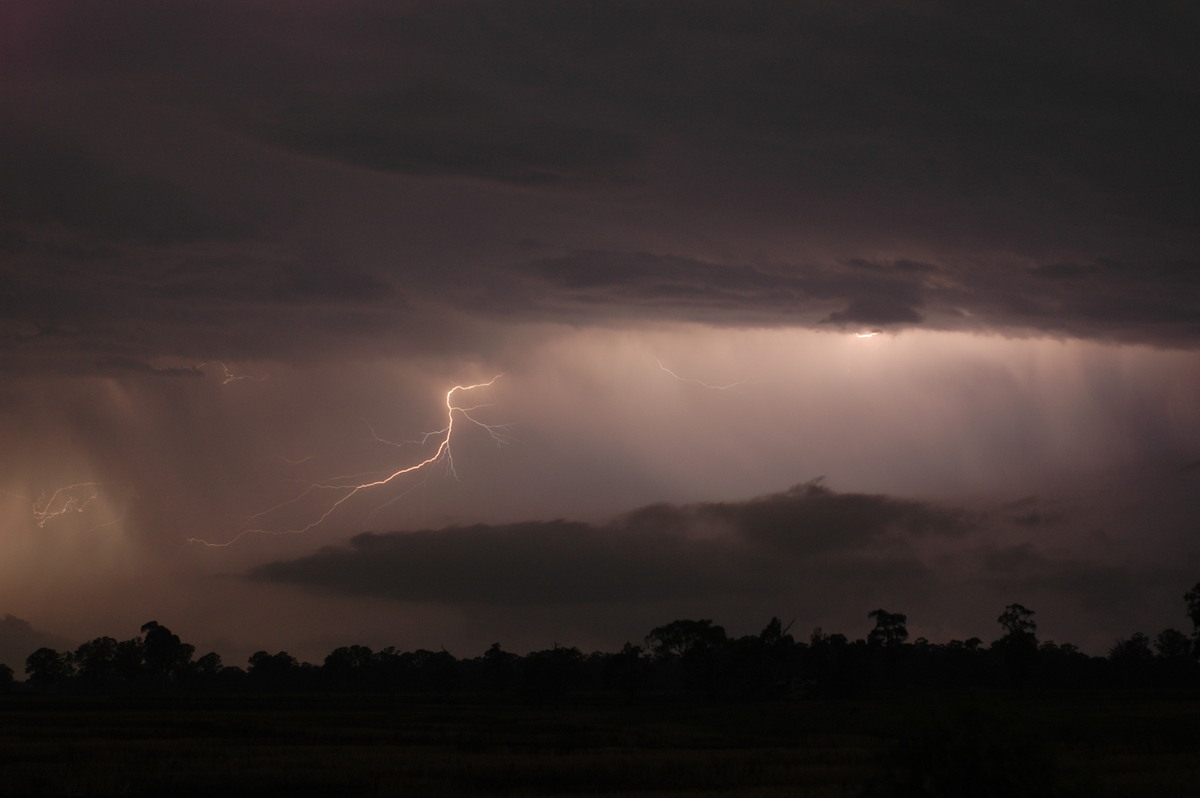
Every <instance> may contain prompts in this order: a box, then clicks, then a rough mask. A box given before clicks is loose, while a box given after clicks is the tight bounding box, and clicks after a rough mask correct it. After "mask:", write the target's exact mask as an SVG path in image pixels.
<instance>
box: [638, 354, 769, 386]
mask: <svg viewBox="0 0 1200 798" xmlns="http://www.w3.org/2000/svg"><path fill="white" fill-rule="evenodd" d="M654 362H655V363H657V364H658V367H659V368H660V369H662V370H663V371H665V372H667V373H668V374H670V375H671V376H672V377H674V378H675V379H677V380H679V381H680V382H690V383H692V384H693V385H699V386H700V387H702V388H707V389H708V390H710V391H729V390H733V389H734V388H737V387H738V386H739V385H745V384H746V383H748V382H750V380H737V381H736V382H730V383H726V384H724V385H713V384H710V383H707V382H702V381H700V380H697V379H693V378H691V377H681V376H679V375H678V374H676V373H675V372H673V371H671V370H670V369H669V368H667V367H666V366H664V365H663V362H662V361H661V360H659V359H658V358H655V359H654Z"/></svg>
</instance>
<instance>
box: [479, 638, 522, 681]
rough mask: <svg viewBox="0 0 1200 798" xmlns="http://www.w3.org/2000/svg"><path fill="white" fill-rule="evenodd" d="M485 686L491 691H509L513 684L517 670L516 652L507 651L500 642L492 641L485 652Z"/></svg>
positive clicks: (483, 668)
mask: <svg viewBox="0 0 1200 798" xmlns="http://www.w3.org/2000/svg"><path fill="white" fill-rule="evenodd" d="M482 659H483V663H482V671H483V672H482V675H483V686H484V689H486V690H487V691H488V692H490V693H504V692H507V691H508V690H509V689H510V688H511V687H512V685H513V679H514V677H515V675H516V672H517V670H516V669H517V664H516V663H517V661H518V660H519V659H520V657H518V656H517V655H516V654H513V653H510V652H508V651H505V650H504V649H502V648H501V647H500V644H499V643H492V645H491V646H490V647H489V648H488V650H487V651H485V652H484V654H483V658H482Z"/></svg>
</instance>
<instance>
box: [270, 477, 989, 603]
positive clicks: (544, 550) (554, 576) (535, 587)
mask: <svg viewBox="0 0 1200 798" xmlns="http://www.w3.org/2000/svg"><path fill="white" fill-rule="evenodd" d="M965 526H966V519H965V517H964V516H963V514H961V513H959V512H957V511H953V510H947V509H944V508H939V507H936V506H932V505H926V504H922V503H919V502H912V501H903V500H898V499H890V498H886V497H881V496H867V495H858V494H837V493H834V492H832V491H829V490H827V489H824V488H822V487H820V486H818V485H812V484H810V485H804V486H798V487H797V488H794V489H792V490H791V491H788V492H787V493H783V494H776V495H771V496H766V497H762V498H759V499H755V500H752V501H748V502H743V503H721V504H698V505H689V506H682V507H676V506H671V505H653V506H650V507H645V508H642V509H640V510H637V511H635V512H632V513H630V514H628V515H626V516H623V517H621V518H619V519H617V520H616V521H614V522H612V523H611V524H608V525H604V526H593V525H588V524H583V523H576V522H567V521H552V522H543V523H532V522H531V523H521V524H511V525H501V526H483V525H479V526H473V527H461V528H450V529H442V530H436V531H422V532H410V533H402V532H397V533H389V534H362V535H358V536H356V537H354V538H352V539H351V541H350V545H349V546H348V547H343V548H326V549H323V550H321V551H318V552H316V553H315V554H312V555H309V556H307V557H304V558H301V559H298V560H292V561H283V562H274V563H268V564H265V565H262V566H258V567H256V568H255V569H253V570H252V571H251V572H250V576H251V578H252V579H255V580H259V581H266V582H278V583H291V584H298V585H302V586H306V587H309V588H313V589H317V590H323V591H329V592H333V593H342V594H348V595H366V596H378V597H384V598H391V599H398V600H411V601H433V602H448V603H485V604H498V605H510V604H511V605H526V604H529V605H541V606H554V605H559V604H562V605H572V604H588V603H608V604H613V603H623V602H638V603H644V602H652V601H663V600H671V599H681V598H683V599H687V598H693V599H694V598H697V597H702V596H703V597H708V598H711V597H713V596H722V595H726V596H739V595H740V596H772V595H776V594H778V593H779V592H780V591H781V590H784V589H785V586H786V585H787V584H788V583H789V582H791V581H793V580H795V579H801V578H803V579H806V580H809V581H811V582H813V583H816V582H821V583H825V582H827V581H829V580H830V579H831V578H835V579H840V580H844V581H850V582H860V581H874V580H879V579H885V578H886V579H887V580H895V581H898V582H908V581H910V580H912V579H914V578H917V577H918V576H919V574H921V573H923V572H924V566H922V565H921V563H920V562H919V561H918V560H917V559H916V558H915V557H914V555H913V554H912V553H911V552H910V551H909V550H908V543H909V542H911V541H912V540H914V539H919V538H921V537H923V536H925V535H935V536H943V535H948V534H949V535H955V534H958V533H960V532H962V531H963V529H964V528H965ZM885 575H886V576H885Z"/></svg>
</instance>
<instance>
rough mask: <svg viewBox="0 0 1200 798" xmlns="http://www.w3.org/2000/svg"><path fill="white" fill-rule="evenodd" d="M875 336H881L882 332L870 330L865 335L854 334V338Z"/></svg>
mask: <svg viewBox="0 0 1200 798" xmlns="http://www.w3.org/2000/svg"><path fill="white" fill-rule="evenodd" d="M876 335H883V330H871V331H870V332H865V333H855V334H854V337H855V338H874V337H875V336H876Z"/></svg>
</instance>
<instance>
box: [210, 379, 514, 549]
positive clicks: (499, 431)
mask: <svg viewBox="0 0 1200 798" xmlns="http://www.w3.org/2000/svg"><path fill="white" fill-rule="evenodd" d="M501 376H502V375H500V374H497V375H496V376H495V377H492V378H491V379H490V380H488V381H487V382H477V383H475V384H474V385H455V386H454V387H453V388H451V389H450V390H448V391H446V400H445V405H446V426H445V427H442V428H441V429H439V430H435V431H433V432H427V433H425V434H424V435H422V436H421V437H420V438H419V439H418V440H416V441H413V443H417V444H428V443H429V442H430V441H431V440H437V442H438V443H437V448H436V449H435V450H434V452H433V454H431V455H430V456H429V457H426V458H425V459H424V460H422V461H420V462H419V463H415V464H413V465H410V466H406V467H404V468H401V469H398V470H396V471H393V472H392V473H390V474H388V475H387V476H384V477H381V478H379V479H374V480H370V481H367V482H358V483H349V484H346V483H344V482H342V481H341V480H348V479H352V478H353V476H343V477H333V478H332V480H333V481H331V482H329V483H326V484H315V485H310V486H308V487H307V488H305V489H304V491H302V492H301V493H300V495H298V496H296V497H295V498H293V499H289V500H288V501H285V502H283V503H281V504H277V505H275V506H274V507H272V508H270V509H269V510H264V511H263V512H261V513H257V514H255V515H253V516H251V519H254V518H262V517H263V516H267V515H270V514H271V513H273V512H275V511H277V510H280V509H282V508H284V507H287V506H290V505H294V504H296V503H297V502H299V501H300V500H302V499H303V498H305V497H306V496H309V495H311V494H313V493H314V492H317V491H340V492H341V493H342V495H341V496H339V497H338V498H337V499H336V500H334V501H333V502H332V503H331V504H330V505H329V506H328V507H327V508H326V509H325V511H324V512H323V513H321V514H320V515H319V516H318V517H317V518H316V520H314V521H312V522H310V523H308V524H305V525H304V526H302V527H298V528H295V529H262V528H254V529H244V530H242V531H241V532H239V533H238V534H237V535H236V536H235V537H234V538H233V539H231V540H229V541H226V542H224V543H213V542H210V541H207V540H202V539H200V538H188V539H187V542H188V543H199V544H200V545H202V546H208V547H212V548H223V547H226V546H231V545H233V544H234V543H236V542H237V541H239V540H241V539H242V538H243V537H245V536H246V535H252V534H258V535H300V534H303V533H305V532H307V531H309V530H310V529H313V528H314V527H317V526H320V525H321V524H322V523H324V522H325V520H326V519H328V518H329V517H330V516H331V515H333V513H334V512H335V511H336V510H337V509H338V508H339V507H341V506H342V505H343V504H345V503H346V502H348V501H350V499H352V498H354V497H355V496H357V495H358V494H359V493H362V492H363V491H367V490H370V489H371V488H378V487H381V486H383V485H387V484H389V483H391V482H392V481H394V480H396V479H399V478H400V477H402V476H404V475H406V474H412V473H415V472H417V471H420V470H422V469H424V468H426V467H428V466H431V465H433V464H435V463H442V464H444V465H445V466H446V469H447V470H448V471H449V472H450V473H451V474H452V475H453V476H454V477H455V478H456V479H457V478H458V474H457V472H456V471H455V470H454V455H453V452H452V451H451V449H450V443H451V441H452V439H453V438H454V429H455V421H456V420H457V419H459V418H461V419H462V420H464V421H468V422H470V423H472V424H474V425H475V426H477V427H480V428H482V429H484V430H486V431H487V433H488V434H489V435H490V436H491V437H492V440H494V441H495V442H496V443H498V444H503V443H507V442H508V437H507V435H506V434H505V426H504V425H496V424H486V423H484V422H482V421H480V420H479V419H477V418H475V416H473V415H472V413H474V412H475V411H476V410H479V409H480V408H482V407H487V406H488V405H486V404H481V405H471V406H469V407H464V406H461V405H457V404H455V403H454V395H455V394H457V393H460V392H461V393H466V392H468V391H474V390H478V389H483V388H490V387H491V386H492V385H493V384H495V382H496V380H498V379H500V377H501ZM367 426H368V428H370V425H369V424H368V425H367ZM371 434H372V436H374V437H375V439H376V440H378V441H380V442H381V443H387V444H389V445H392V446H400V445H402V444H397V443H394V442H392V441H386V440H384V439H382V438H380V437H379V436H378V435H375V431H374V430H371ZM395 500H396V499H395V498H393V499H390V500H389V501H388V502H385V503H384V505H383V506H387V504H390V503H391V502H392V501H395ZM379 509H382V508H377V509H376V512H378V511H379Z"/></svg>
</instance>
